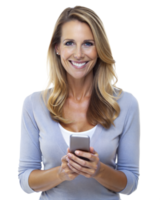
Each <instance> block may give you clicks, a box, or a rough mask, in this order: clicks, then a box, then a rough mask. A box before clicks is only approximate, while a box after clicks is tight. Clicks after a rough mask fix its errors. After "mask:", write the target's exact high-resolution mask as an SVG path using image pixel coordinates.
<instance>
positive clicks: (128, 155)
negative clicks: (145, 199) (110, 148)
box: [95, 98, 140, 195]
mask: <svg viewBox="0 0 160 200" xmlns="http://www.w3.org/2000/svg"><path fill="white" fill-rule="evenodd" d="M130 104H131V105H130V107H129V109H128V112H127V115H126V120H125V124H124V129H123V132H122V134H121V136H120V140H119V147H118V152H117V154H118V163H117V169H116V170H114V169H112V168H110V167H109V166H107V165H104V164H102V163H101V168H100V173H99V174H98V175H97V177H95V179H96V180H97V181H98V182H99V183H101V184H102V185H103V186H105V187H106V188H108V189H111V190H113V191H115V192H118V193H122V194H128V195H129V194H131V193H132V192H133V191H135V190H136V188H137V185H138V177H139V140H140V125H139V108H138V102H137V100H136V99H135V98H132V100H131V102H130Z"/></svg>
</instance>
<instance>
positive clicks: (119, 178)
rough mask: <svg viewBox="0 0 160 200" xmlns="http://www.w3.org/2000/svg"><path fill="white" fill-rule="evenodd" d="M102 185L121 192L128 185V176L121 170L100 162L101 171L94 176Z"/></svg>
mask: <svg viewBox="0 0 160 200" xmlns="http://www.w3.org/2000/svg"><path fill="white" fill-rule="evenodd" d="M93 178H94V179H95V180H97V181H98V182H99V183H100V184H101V185H103V186H104V187H106V188H107V189H109V190H111V191H113V192H119V191H121V190H123V189H124V188H125V187H126V184H127V178H126V176H125V174H124V173H123V172H121V171H117V170H115V169H113V168H111V167H109V166H108V165H105V164H104V163H102V162H100V171H99V173H98V174H97V175H96V176H94V177H93Z"/></svg>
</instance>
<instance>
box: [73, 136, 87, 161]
mask: <svg viewBox="0 0 160 200" xmlns="http://www.w3.org/2000/svg"><path fill="white" fill-rule="evenodd" d="M76 150H80V151H87V152H90V137H89V136H88V135H85V136H84V137H83V135H76V134H72V135H70V151H71V153H73V154H74V155H75V156H77V157H79V158H81V159H83V160H87V161H90V160H89V159H88V158H84V157H82V156H78V155H76V154H75V153H74V152H75V151H76Z"/></svg>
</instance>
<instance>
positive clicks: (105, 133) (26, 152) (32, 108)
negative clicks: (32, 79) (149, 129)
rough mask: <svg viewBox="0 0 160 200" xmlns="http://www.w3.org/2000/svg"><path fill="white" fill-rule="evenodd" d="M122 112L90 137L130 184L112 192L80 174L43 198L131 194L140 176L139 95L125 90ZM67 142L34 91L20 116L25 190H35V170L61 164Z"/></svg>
mask: <svg viewBox="0 0 160 200" xmlns="http://www.w3.org/2000/svg"><path fill="white" fill-rule="evenodd" d="M117 102H118V104H119V106H120V109H121V112H120V115H119V116H118V118H117V119H116V120H115V121H114V123H115V127H114V126H111V127H110V128H109V129H106V128H104V127H103V126H102V125H100V124H98V125H97V127H96V129H95V132H94V134H93V136H92V138H91V140H90V146H92V147H93V148H94V149H95V151H97V153H98V154H99V158H100V161H101V162H103V163H104V164H106V165H108V166H110V167H112V168H113V169H115V170H119V171H122V172H123V173H124V174H125V175H126V177H127V185H126V187H125V188H124V189H123V190H122V191H120V192H113V191H110V190H108V189H107V188H105V187H104V186H102V185H101V184H100V183H99V182H97V181H96V180H95V179H94V178H86V177H84V176H83V175H79V176H77V177H76V178H75V179H74V180H72V181H64V182H62V183H61V184H59V185H58V186H56V187H54V188H52V189H50V190H47V191H44V192H41V195H40V199H41V200H64V199H65V200H67V199H68V200H82V199H83V200H86V199H87V200H98V199H100V200H103V199H107V200H120V193H122V194H127V195H129V194H131V193H132V192H134V191H135V190H136V188H137V185H138V178H139V143H140V141H139V140H140V125H139V107H138V102H137V100H136V98H135V97H134V96H133V95H132V94H130V93H128V92H123V95H122V97H121V98H120V99H119V100H117ZM67 148H68V145H67V143H66V142H65V140H64V138H63V136H62V133H61V131H60V127H59V126H58V123H57V122H55V121H53V120H52V118H51V117H50V114H49V111H48V109H47V108H46V106H45V104H44V102H43V99H42V96H41V91H38V92H34V93H33V94H30V95H29V96H27V97H26V98H25V100H24V103H23V107H22V115H21V144H20V159H19V168H18V178H19V182H20V186H21V188H22V189H23V190H24V191H25V192H26V193H33V192H35V191H34V190H32V189H31V188H30V186H29V184H28V178H29V175H30V173H31V172H32V171H33V170H35V169H41V167H42V165H41V162H43V165H44V170H47V169H50V168H54V167H57V166H60V165H61V158H62V157H63V156H64V155H66V154H67Z"/></svg>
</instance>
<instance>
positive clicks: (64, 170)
mask: <svg viewBox="0 0 160 200" xmlns="http://www.w3.org/2000/svg"><path fill="white" fill-rule="evenodd" d="M66 157H67V155H64V156H63V157H62V158H61V162H62V163H61V166H60V168H59V172H58V176H59V178H60V179H61V180H63V181H72V180H73V179H75V178H76V177H77V176H78V175H79V174H77V173H76V172H74V171H73V170H71V169H70V168H69V167H68V165H67V160H66Z"/></svg>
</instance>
